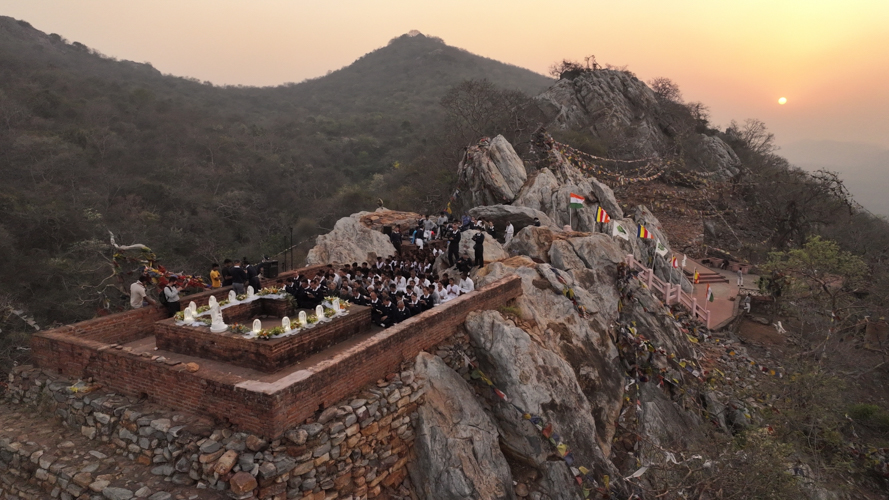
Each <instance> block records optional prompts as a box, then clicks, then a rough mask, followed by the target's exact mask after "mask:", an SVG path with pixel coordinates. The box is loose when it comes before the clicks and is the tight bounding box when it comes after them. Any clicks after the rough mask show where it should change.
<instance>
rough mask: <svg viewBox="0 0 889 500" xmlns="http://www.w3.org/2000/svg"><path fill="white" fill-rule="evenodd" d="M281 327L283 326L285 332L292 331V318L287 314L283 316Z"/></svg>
mask: <svg viewBox="0 0 889 500" xmlns="http://www.w3.org/2000/svg"><path fill="white" fill-rule="evenodd" d="M281 328H283V329H284V331H285V332H289V331H290V318H288V317H287V316H284V317H283V318H281Z"/></svg>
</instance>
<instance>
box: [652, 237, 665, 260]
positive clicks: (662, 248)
mask: <svg viewBox="0 0 889 500" xmlns="http://www.w3.org/2000/svg"><path fill="white" fill-rule="evenodd" d="M654 251H655V252H657V254H658V255H660V256H661V257H663V256H665V255H667V247H665V246H664V244H663V243H661V240H657V245H655V247H654Z"/></svg>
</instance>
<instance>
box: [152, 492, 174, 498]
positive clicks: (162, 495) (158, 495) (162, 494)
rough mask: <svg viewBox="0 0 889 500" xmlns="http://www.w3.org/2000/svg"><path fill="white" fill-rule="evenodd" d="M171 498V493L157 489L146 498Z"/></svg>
mask: <svg viewBox="0 0 889 500" xmlns="http://www.w3.org/2000/svg"><path fill="white" fill-rule="evenodd" d="M171 498H173V495H170V494H169V493H167V492H166V491H158V492H157V493H155V494H154V495H151V496H150V497H148V500H170V499H171Z"/></svg>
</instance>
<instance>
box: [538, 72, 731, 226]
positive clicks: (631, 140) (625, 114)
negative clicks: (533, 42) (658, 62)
mask: <svg viewBox="0 0 889 500" xmlns="http://www.w3.org/2000/svg"><path fill="white" fill-rule="evenodd" d="M535 101H536V103H537V105H538V107H539V108H540V109H541V111H542V112H543V113H544V115H545V116H546V117H547V118H548V120H549V122H548V123H547V127H548V128H550V129H561V130H583V131H586V132H588V133H590V134H592V135H593V136H594V137H596V138H598V139H599V140H601V141H602V142H603V143H605V144H607V145H608V146H609V150H610V151H611V152H612V154H616V155H617V156H618V157H622V158H624V159H637V158H643V157H649V156H655V157H662V156H664V153H666V151H667V150H668V147H669V145H670V144H671V143H672V140H673V137H674V136H676V135H677V130H676V129H677V127H676V124H675V123H674V121H675V118H674V117H673V116H671V114H670V113H669V112H668V111H667V110H665V108H664V105H663V104H662V103H661V102H659V101H658V99H657V97H656V95H655V93H654V91H652V90H651V89H650V88H649V87H648V86H647V85H646V84H645V83H644V82H642V81H640V80H639V79H638V78H636V77H635V76H633V75H632V74H630V73H628V72H625V71H616V70H598V71H592V72H585V73H582V74H580V75H577V76H576V77H574V78H566V79H563V80H560V81H559V82H557V83H556V84H555V85H553V86H552V87H550V88H549V89H547V90H546V91H545V92H543V93H542V94H540V95H538V96H537V97H536V98H535ZM690 134H692V135H691V137H690V140H689V141H687V142H688V143H689V145H690V148H691V149H693V150H694V151H687V152H688V153H691V154H690V155H689V156H690V158H692V159H693V161H691V162H690V166H691V167H693V168H694V169H695V170H698V171H703V172H710V173H712V175H713V176H714V177H715V178H718V179H720V180H725V179H728V178H730V177H732V176H734V175H737V173H738V167H739V166H740V163H741V162H740V161H739V160H738V157H737V155H736V154H735V152H734V151H733V150H732V149H731V147H730V146H729V145H728V144H726V143H725V142H723V141H722V140H721V139H720V138H718V137H713V136H708V135H704V134H697V133H695V132H693V131H692V132H690ZM578 194H579V193H578ZM606 210H607V209H606Z"/></svg>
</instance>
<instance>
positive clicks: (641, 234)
mask: <svg viewBox="0 0 889 500" xmlns="http://www.w3.org/2000/svg"><path fill="white" fill-rule="evenodd" d="M637 236H639V237H640V238H644V239H647V240H650V239H652V238H654V235H653V234H651V231H649V230H648V229H645V226H643V225H642V224H639V232H638V233H637Z"/></svg>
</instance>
